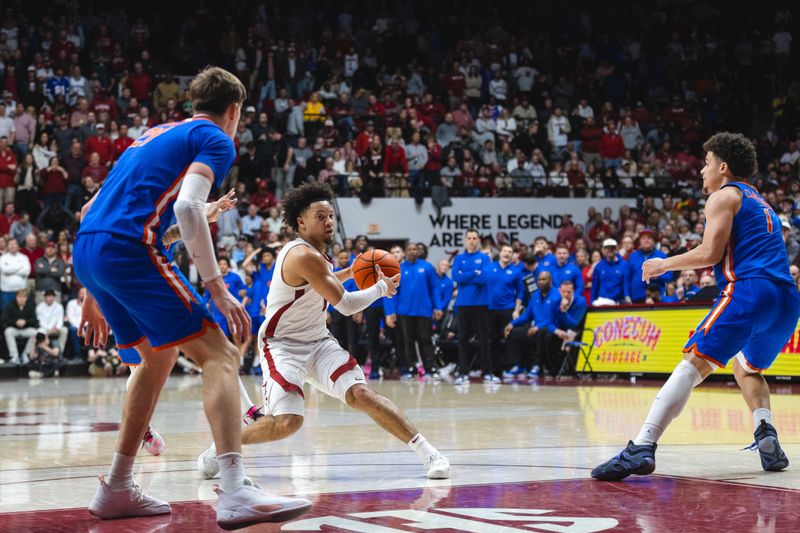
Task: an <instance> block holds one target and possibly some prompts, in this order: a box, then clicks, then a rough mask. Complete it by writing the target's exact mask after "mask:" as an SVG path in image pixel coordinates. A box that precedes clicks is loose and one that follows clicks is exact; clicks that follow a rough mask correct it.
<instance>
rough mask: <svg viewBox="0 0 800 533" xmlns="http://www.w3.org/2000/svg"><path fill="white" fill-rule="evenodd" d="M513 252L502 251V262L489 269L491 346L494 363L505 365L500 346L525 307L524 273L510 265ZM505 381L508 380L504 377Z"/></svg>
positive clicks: (505, 248)
mask: <svg viewBox="0 0 800 533" xmlns="http://www.w3.org/2000/svg"><path fill="white" fill-rule="evenodd" d="M513 256H514V249H513V248H512V247H511V245H510V244H504V245H502V246H501V247H500V259H499V260H498V261H495V262H494V263H492V264H491V267H490V268H489V273H488V274H489V283H488V288H489V343H490V344H491V347H492V357H493V358H494V360H495V361H498V362H499V361H503V359H504V357H503V353H502V346H501V342H502V340H503V337H504V336H505V335H503V329H504V328H505V326H506V324H508V323H509V322H511V321H512V320H513V319H515V318H517V317H519V312H520V308H521V307H522V295H523V293H524V292H525V286H524V285H523V284H522V273H521V272H520V271H519V269H518V268H516V267H515V266H514V265H512V264H511V258H512V257H513ZM504 377H505V376H504Z"/></svg>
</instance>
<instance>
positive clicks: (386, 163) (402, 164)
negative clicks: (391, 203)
mask: <svg viewBox="0 0 800 533" xmlns="http://www.w3.org/2000/svg"><path fill="white" fill-rule="evenodd" d="M383 173H384V174H386V180H385V181H386V189H387V190H388V192H389V196H401V195H404V196H408V191H407V189H408V183H407V182H406V178H407V177H408V161H406V151H405V150H404V149H403V147H402V146H400V139H399V138H398V137H396V136H395V137H392V142H391V143H389V146H387V147H386V157H384V158H383Z"/></svg>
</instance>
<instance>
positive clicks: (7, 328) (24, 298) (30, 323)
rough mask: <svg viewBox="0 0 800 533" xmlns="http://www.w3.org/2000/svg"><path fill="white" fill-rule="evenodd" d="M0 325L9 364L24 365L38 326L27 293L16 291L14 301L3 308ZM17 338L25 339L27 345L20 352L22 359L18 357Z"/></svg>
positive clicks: (31, 299)
mask: <svg viewBox="0 0 800 533" xmlns="http://www.w3.org/2000/svg"><path fill="white" fill-rule="evenodd" d="M2 323H3V334H4V335H5V338H6V345H7V346H8V355H9V357H10V360H9V362H10V363H13V364H16V365H20V364H22V365H24V364H26V363H27V362H28V353H30V351H31V347H32V346H33V343H34V339H35V338H36V328H37V327H38V325H39V324H38V322H37V321H36V309H35V308H34V305H33V298H30V297H29V296H28V291H26V290H25V289H22V290H20V291H17V294H16V296H15V298H14V300H13V301H12V302H11V303H9V304H8V305H6V306H5V307H3V315H2ZM17 337H22V338H25V339H27V345H26V346H25V349H24V350H23V352H22V359H20V357H19V347H18V346H17Z"/></svg>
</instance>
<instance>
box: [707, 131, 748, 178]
mask: <svg viewBox="0 0 800 533" xmlns="http://www.w3.org/2000/svg"><path fill="white" fill-rule="evenodd" d="M703 150H705V151H706V152H713V153H714V155H715V156H717V158H718V159H719V160H720V161H724V162H725V163H727V164H728V168H730V169H731V174H733V175H734V176H736V177H737V178H742V179H748V178H752V177H753V176H754V175H755V173H756V172H757V171H758V158H757V156H756V147H755V146H753V143H752V142H750V139H748V138H747V137H745V136H744V135H742V134H741V133H730V132H727V131H723V132H720V133H716V134H714V135H712V136H711V137H710V138H709V139H708V140H707V141H706V142H705V143H703Z"/></svg>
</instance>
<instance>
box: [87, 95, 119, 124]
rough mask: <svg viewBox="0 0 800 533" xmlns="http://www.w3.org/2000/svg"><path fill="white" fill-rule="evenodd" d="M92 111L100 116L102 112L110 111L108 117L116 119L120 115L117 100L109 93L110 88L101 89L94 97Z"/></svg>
mask: <svg viewBox="0 0 800 533" xmlns="http://www.w3.org/2000/svg"><path fill="white" fill-rule="evenodd" d="M92 111H94V114H95V115H97V116H98V117H99V116H100V115H101V113H108V118H110V119H111V120H116V119H117V117H118V116H119V109H117V102H116V100H114V98H113V97H112V96H111V95H110V94H108V90H106V89H100V91H99V92H98V93H97V94H96V95H95V96H94V98H92Z"/></svg>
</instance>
